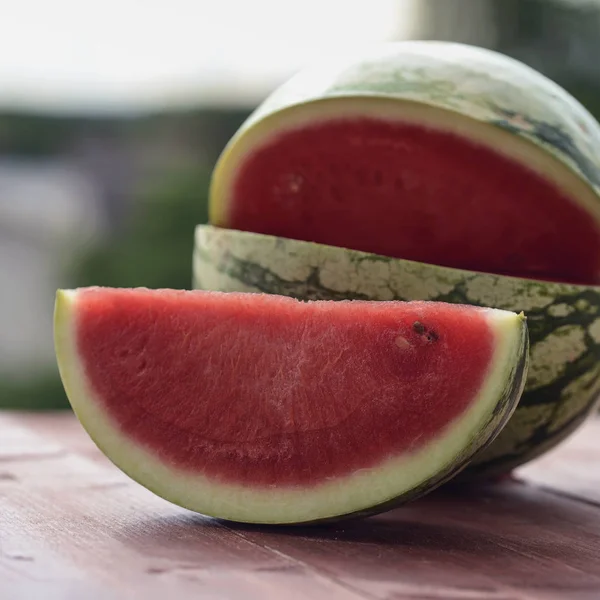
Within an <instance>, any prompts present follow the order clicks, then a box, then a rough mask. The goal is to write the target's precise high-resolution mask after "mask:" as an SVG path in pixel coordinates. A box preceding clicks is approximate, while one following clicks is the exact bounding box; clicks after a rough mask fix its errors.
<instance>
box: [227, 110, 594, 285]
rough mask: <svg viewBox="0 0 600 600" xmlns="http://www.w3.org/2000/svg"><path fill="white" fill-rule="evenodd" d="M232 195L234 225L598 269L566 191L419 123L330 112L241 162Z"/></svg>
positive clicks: (433, 254) (387, 247) (473, 258)
mask: <svg viewBox="0 0 600 600" xmlns="http://www.w3.org/2000/svg"><path fill="white" fill-rule="evenodd" d="M229 202H230V208H229V213H228V218H227V225H228V226H229V227H231V228H233V229H243V230H247V231H253V232H257V233H265V234H271V235H278V236H282V237H287V238H292V239H299V240H305V241H313V242H320V243H324V244H330V245H335V246H341V247H345V248H352V249H355V250H362V251H365V252H372V253H376V254H382V255H384V256H392V257H397V258H405V259H408V260H415V261H420V262H429V263H433V264H439V265H444V266H449V267H458V268H464V269H471V270H475V271H487V272H493V273H497V274H510V275H518V276H522V277H532V278H536V277H539V278H549V279H556V280H572V281H578V282H587V283H589V282H590V281H595V280H597V277H598V274H599V273H600V228H599V227H598V223H596V222H594V221H593V220H592V219H590V218H589V214H588V213H587V212H586V211H585V210H584V209H583V208H582V207H581V206H579V205H578V204H576V203H574V202H572V201H571V200H570V199H569V197H568V195H567V194H566V193H565V192H564V191H562V190H560V189H559V188H558V187H556V186H555V185H553V183H552V182H550V181H548V180H547V179H544V178H542V177H541V176H540V175H539V174H537V173H535V171H533V170H530V169H528V168H527V167H525V166H523V165H522V164H520V163H518V162H516V161H514V160H512V159H511V158H509V157H506V156H502V155H501V154H499V153H498V152H496V151H495V150H492V149H490V148H487V147H485V146H483V145H480V144H477V143H475V142H473V141H471V140H468V139H465V138H462V137H460V136H458V135H456V134H454V133H449V132H444V131H439V130H437V131H436V130H434V129H430V128H428V127H427V126H422V125H415V124H411V123H400V122H397V123H390V122H385V121H382V120H376V119H366V118H359V119H349V120H341V119H333V120H331V121H330V122H326V123H321V124H317V125H310V126H305V127H303V128H299V129H293V130H290V131H288V132H282V133H281V134H279V135H278V136H276V137H275V138H274V139H272V140H269V141H268V142H267V143H265V145H264V146H261V147H259V148H257V149H256V150H255V151H254V152H253V153H251V154H250V155H249V156H248V157H247V158H246V160H245V161H244V162H243V163H242V164H241V165H240V167H239V170H238V172H237V176H236V179H235V183H234V184H233V187H232V189H231V197H230V200H229ZM474 248H476V251H474V250H473V249H474ZM590 249H594V251H590Z"/></svg>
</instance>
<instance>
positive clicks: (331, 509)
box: [55, 290, 528, 524]
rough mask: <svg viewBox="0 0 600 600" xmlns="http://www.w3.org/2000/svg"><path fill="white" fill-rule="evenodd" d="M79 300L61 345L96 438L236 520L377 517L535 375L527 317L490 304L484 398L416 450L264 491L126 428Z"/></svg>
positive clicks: (139, 472)
mask: <svg viewBox="0 0 600 600" xmlns="http://www.w3.org/2000/svg"><path fill="white" fill-rule="evenodd" d="M77 299H78V290H60V291H58V293H57V297H56V305H55V348H56V355H57V360H58V365H59V371H60V374H61V378H62V380H63V384H64V387H65V390H66V392H67V396H68V398H69V400H70V402H71V405H72V407H73V410H74V412H75V414H76V415H77V417H78V419H79V420H80V422H81V424H82V425H83V427H84V428H85V429H86V431H87V433H88V434H89V436H90V437H91V438H92V440H93V441H94V442H95V444H96V445H97V446H98V448H99V449H100V450H101V451H102V452H103V453H104V454H105V455H106V456H107V457H108V458H109V459H110V460H111V461H112V462H113V463H114V464H115V465H116V466H117V467H119V468H120V469H121V470H122V471H123V472H125V473H126V474H127V475H129V476H130V477H131V478H132V479H133V480H135V481H137V482H138V483H140V484H141V485H143V486H144V487H146V488H148V489H149V490H151V491H153V492H154V493H156V494H157V495H159V496H161V497H163V498H165V499H167V500H169V501H171V502H173V503H175V504H178V505H180V506H182V507H185V508H188V509H191V510H193V511H196V512H199V513H202V514H206V515H210V516H214V517H218V518H223V519H227V520H233V521H241V522H250V523H278V524H285V523H299V522H315V521H323V520H330V519H337V518H340V517H341V516H346V515H350V514H352V515H363V514H372V513H374V512H380V511H381V510H384V509H386V508H389V507H391V506H393V505H396V504H398V503H402V502H404V501H407V500H410V499H413V498H415V497H418V496H420V495H422V494H424V493H426V492H427V491H429V490H431V489H433V488H435V487H437V486H438V485H440V484H441V483H443V482H444V481H445V480H447V479H448V478H450V477H451V476H453V475H454V474H456V473H457V472H458V471H460V470H461V469H462V468H463V467H464V466H465V465H466V464H467V463H468V461H469V459H470V458H471V457H472V456H473V454H475V453H476V451H478V450H479V449H480V448H482V447H483V446H485V445H487V444H489V443H490V442H491V441H492V440H493V439H494V438H495V436H496V435H497V434H498V432H499V431H500V430H501V429H502V427H503V425H504V424H505V423H506V421H507V420H508V419H509V417H510V415H511V414H512V412H513V411H514V409H515V407H516V405H517V402H518V400H519V398H520V396H521V393H522V391H523V386H524V382H525V377H526V372H527V365H528V351H527V350H528V333H527V326H526V319H525V318H524V316H523V315H522V314H521V315H517V314H515V313H511V312H507V311H499V310H495V309H490V310H488V311H486V320H487V321H488V323H489V325H490V327H491V329H492V331H493V333H494V337H495V340H496V344H495V348H494V359H493V361H492V362H491V364H490V371H489V372H488V375H487V377H486V378H485V383H484V385H483V386H482V387H481V389H480V392H479V394H478V395H477V398H476V399H475V400H473V402H472V404H471V405H470V407H469V408H468V409H467V411H466V412H465V413H464V414H463V416H461V417H460V418H459V419H458V420H457V421H456V422H454V423H452V424H451V425H450V426H449V427H448V430H447V431H446V432H445V433H444V434H443V435H442V436H441V437H439V438H437V439H434V440H433V441H432V442H430V443H428V444H427V445H425V446H424V447H423V448H421V449H420V450H418V451H416V452H415V453H414V454H411V455H402V456H400V457H395V458H392V459H388V460H387V461H385V462H384V463H383V464H379V465H378V466H376V467H374V468H372V469H363V470H361V471H359V472H356V473H352V474H351V475H348V476H344V477H341V478H337V479H334V480H333V481H330V482H325V483H319V484H317V485H316V486H312V487H298V488H293V489H290V488H282V489H275V488H273V487H266V488H264V489H257V488H252V487H247V486H243V485H239V484H235V483H223V482H222V481H215V480H214V479H211V478H209V477H206V476H204V475H203V474H195V473H190V472H189V471H188V472H184V471H182V470H179V469H177V468H174V467H173V466H171V465H169V464H165V462H163V461H162V460H161V459H160V458H159V457H158V456H157V455H156V453H155V452H153V451H150V450H148V449H147V448H144V447H142V446H141V445H140V444H138V443H136V442H134V441H133V440H132V439H130V437H128V436H127V434H126V433H124V432H123V431H121V430H120V428H119V426H118V425H117V424H116V422H114V420H113V419H112V418H111V416H110V415H109V414H107V411H106V410H104V409H103V407H102V405H101V402H100V401H99V400H98V398H97V397H96V395H95V393H94V391H93V390H92V389H91V387H90V385H89V382H88V381H87V379H86V375H85V369H84V367H83V363H82V361H81V359H80V356H79V352H78V348H77V342H76V331H75V317H76V315H77Z"/></svg>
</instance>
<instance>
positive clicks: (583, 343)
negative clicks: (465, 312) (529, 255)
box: [194, 225, 600, 475]
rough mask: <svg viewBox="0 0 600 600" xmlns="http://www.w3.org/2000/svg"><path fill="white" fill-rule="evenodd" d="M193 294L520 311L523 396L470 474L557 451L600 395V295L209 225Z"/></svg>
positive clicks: (200, 237) (596, 290) (200, 240)
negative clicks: (525, 352)
mask: <svg viewBox="0 0 600 600" xmlns="http://www.w3.org/2000/svg"><path fill="white" fill-rule="evenodd" d="M194 286H195V287H197V288H200V289H211V290H222V291H253V292H266V293H276V294H281V295H284V296H292V297H295V298H301V299H336V300H342V299H347V298H355V299H365V300H367V299H368V300H436V301H444V302H453V303H461V304H473V305H478V306H490V307H494V308H502V309H505V310H511V311H515V312H520V311H524V312H525V314H526V315H527V321H528V327H529V335H530V341H531V351H530V366H529V375H528V378H527V384H526V388H525V392H524V394H523V396H522V398H521V401H520V403H519V406H518V408H517V410H516V412H515V414H514V415H513V416H512V418H511V419H510V421H509V422H508V423H507V424H506V426H505V427H504V429H503V430H502V431H501V433H500V435H499V436H498V437H497V438H496V439H495V440H494V442H493V443H492V444H491V445H490V446H489V447H488V448H486V449H485V450H484V451H483V452H481V453H479V454H478V455H477V457H476V459H475V460H474V461H473V463H472V465H471V466H470V467H469V471H468V472H469V473H472V474H479V473H485V474H489V475H494V474H499V473H503V472H507V471H509V470H511V469H513V468H514V467H516V466H518V465H520V464H523V463H525V462H527V461H529V460H531V459H532V458H535V457H536V456H538V455H540V454H541V453H543V452H544V451H546V450H548V449H550V448H552V447H554V446H555V445H556V444H558V443H559V442H560V441H561V440H563V439H564V438H565V437H567V436H568V435H569V434H570V433H571V432H572V431H574V430H575V429H576V428H577V427H578V426H579V425H580V424H581V423H582V422H583V420H584V419H585V417H586V416H587V415H588V414H589V413H590V412H591V411H592V409H593V407H594V405H595V403H596V398H597V396H598V394H599V393H600V287H587V286H577V285H569V284H557V283H545V282H540V281H530V280H525V279H519V278H513V277H503V276H496V275H489V274H484V273H475V272H472V271H463V270H458V269H450V268H442V267H436V266H434V265H427V264H421V263H415V262H411V261H406V260H400V259H394V258H388V257H382V256H377V255H374V254H368V253H365V252H358V251H353V250H347V249H344V248H337V247H333V246H325V245H321V244H314V243H310V242H301V241H295V240H288V239H283V238H277V237H273V236H266V235H260V234H254V233H247V232H240V231H235V230H228V229H221V228H216V227H212V226H209V225H206V226H199V227H198V228H197V230H196V249H195V254H194Z"/></svg>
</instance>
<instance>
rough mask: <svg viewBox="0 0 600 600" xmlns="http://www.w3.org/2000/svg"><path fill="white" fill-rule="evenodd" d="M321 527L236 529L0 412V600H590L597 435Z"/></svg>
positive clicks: (599, 526) (33, 421)
mask: <svg viewBox="0 0 600 600" xmlns="http://www.w3.org/2000/svg"><path fill="white" fill-rule="evenodd" d="M517 475H518V479H517V480H516V481H510V480H508V481H504V482H502V483H501V484H495V485H490V486H486V487H483V488H481V487H480V488H472V487H471V488H457V489H454V488H446V489H443V490H440V491H438V492H435V493H434V494H431V495H430V496H428V497H426V498H424V499H423V500H420V501H418V502H415V503H413V504H411V505H408V506H406V507H404V508H401V509H398V510H395V511H393V512H390V513H387V514H385V515H380V516H378V517H372V518H370V519H365V520H362V521H353V522H347V523H345V524H340V525H336V526H327V527H325V526H321V527H312V528H298V529H294V528H276V527H268V528H265V527H251V526H236V525H232V524H229V523H222V522H219V521H216V520H212V519H208V518H204V517H201V516H199V515H195V514H193V513H190V512H187V511H185V510H183V509H179V508H177V507H175V506H173V505H171V504H169V503H167V502H165V501H163V500H161V499H159V498H157V497H155V496H154V495H152V494H151V493H150V492H148V491H147V490H145V489H144V488H142V487H141V486H138V485H137V484H135V483H133V482H132V481H130V480H129V479H128V478H127V477H126V476H125V475H123V474H121V472H120V471H118V470H117V469H116V468H115V467H113V466H112V464H111V463H109V462H108V461H107V460H106V459H105V458H104V457H103V456H102V455H101V454H100V453H99V452H98V451H97V450H96V448H95V447H94V446H93V444H92V442H91V441H90V440H89V438H88V437H87V435H86V434H85V433H84V432H83V430H82V429H81V427H80V426H79V424H78V423H77V421H75V419H74V418H73V417H72V416H71V415H67V414H46V415H44V414H19V413H0V599H1V600H38V599H39V600H59V599H60V600H64V599H68V600H108V599H110V600H112V599H119V600H121V599H125V598H127V599H128V598H140V599H142V598H143V599H153V598H161V599H163V598H167V599H168V600H187V599H191V598H194V599H196V598H201V599H213V598H214V599H236V600H237V599H240V600H254V599H269V600H274V599H280V598H281V599H282V600H288V599H290V600H293V599H295V598H302V599H304V598H306V599H310V600H320V599H321V598H324V599H327V600H360V599H367V600H375V599H378V600H379V599H381V600H383V599H386V600H399V599H404V598H406V599H419V600H425V599H437V598H448V599H451V600H456V599H463V598H464V599H467V600H474V599H475V600H478V599H482V600H525V599H532V598H553V599H554V598H556V599H561V600H568V599H570V598H576V599H580V598H582V599H583V598H585V599H590V600H592V599H594V600H599V599H600V421H598V420H592V421H591V422H589V423H588V424H587V425H586V426H584V427H583V428H582V429H581V430H580V431H579V432H578V433H577V434H576V435H575V436H573V437H572V438H571V439H570V440H569V441H568V442H566V443H565V444H563V445H562V446H561V447H560V449H558V450H556V451H554V452H551V453H549V454H548V455H546V456H545V457H543V458H542V459H539V460H538V461H536V462H534V463H531V464H530V465H528V466H527V467H525V468H523V469H521V470H520V471H519V472H518V474H517Z"/></svg>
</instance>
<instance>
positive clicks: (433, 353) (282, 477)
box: [76, 288, 494, 486]
mask: <svg viewBox="0 0 600 600" xmlns="http://www.w3.org/2000/svg"><path fill="white" fill-rule="evenodd" d="M76 327H77V329H76V331H77V345H78V350H79V354H80V357H81V360H82V364H83V367H84V370H85V373H86V375H87V378H88V382H89V384H90V385H91V387H92V389H93V390H94V391H95V392H96V395H97V398H98V399H99V401H100V402H101V403H102V405H103V408H104V409H105V410H106V412H107V413H108V415H109V416H110V418H111V419H113V420H114V422H116V423H118V425H119V427H120V428H121V430H122V431H123V432H124V433H125V434H126V435H127V436H128V437H130V438H131V439H133V440H134V441H135V442H137V443H139V444H142V445H144V446H145V447H147V448H148V449H149V450H151V451H152V452H153V453H154V454H156V455H157V456H159V457H160V458H161V459H162V460H164V461H167V462H168V463H170V464H171V465H173V466H174V467H176V468H179V469H182V470H186V471H191V472H194V473H203V474H205V475H207V476H211V477H213V478H216V479H218V480H221V481H229V482H238V483H245V484H247V485H255V486H261V485H273V484H278V485H286V486H293V485H310V484H316V483H319V482H322V481H323V480H325V479H326V478H332V477H338V476H344V475H347V474H350V473H351V472H353V471H355V470H356V469H361V468H365V467H370V466H373V465H377V464H379V463H380V462H381V461H383V460H384V459H385V458H386V457H391V456H394V455H399V454H402V453H405V452H411V451H413V450H417V449H419V448H420V447H422V446H424V445H425V444H427V442H428V441H430V440H432V439H433V438H435V437H436V436H437V435H438V434H440V433H441V432H442V431H443V430H444V429H445V428H446V427H447V426H448V425H449V424H450V423H451V422H452V421H453V420H454V419H456V418H458V417H460V415H461V414H463V413H464V411H465V410H466V409H467V408H468V407H469V406H470V404H471V403H472V402H473V400H474V398H475V396H476V394H477V392H478V390H479V389H480V386H481V384H482V381H483V380H484V377H485V375H486V373H487V369H488V366H489V364H490V361H491V359H492V354H493V344H494V336H493V333H492V332H491V330H490V328H489V325H488V323H487V321H486V318H485V316H484V313H483V312H482V311H481V310H479V309H477V308H474V307H468V308H467V307H461V306H458V305H439V304H432V303H416V302H415V303H387V302H373V303H366V302H349V301H348V302H315V303H302V302H299V301H296V300H292V299H289V298H283V297H279V296H272V295H264V296H263V295H254V294H234V293H231V294H219V293H211V292H201V291H195V292H176V291H159V292H157V291H148V290H107V289H98V288H96V289H94V288H92V289H88V290H87V291H82V292H80V294H79V296H78V298H77V317H76Z"/></svg>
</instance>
